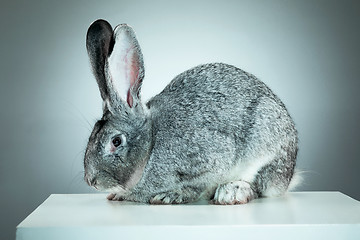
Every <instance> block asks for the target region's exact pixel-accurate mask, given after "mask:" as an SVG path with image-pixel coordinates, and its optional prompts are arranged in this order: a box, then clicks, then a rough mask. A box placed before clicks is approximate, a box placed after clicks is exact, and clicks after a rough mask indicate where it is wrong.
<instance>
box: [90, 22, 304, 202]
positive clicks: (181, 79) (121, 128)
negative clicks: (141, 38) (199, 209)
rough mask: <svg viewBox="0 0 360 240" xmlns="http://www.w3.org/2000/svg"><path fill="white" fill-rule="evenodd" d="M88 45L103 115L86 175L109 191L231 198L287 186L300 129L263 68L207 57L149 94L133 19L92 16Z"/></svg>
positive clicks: (153, 198)
mask: <svg viewBox="0 0 360 240" xmlns="http://www.w3.org/2000/svg"><path fill="white" fill-rule="evenodd" d="M86 48H87V51H88V55H89V58H90V64H91V67H92V71H93V74H94V76H95V78H96V81H97V84H98V87H99V89H100V94H101V97H102V100H103V116H102V118H101V120H99V121H97V122H96V123H95V125H94V128H93V131H92V133H91V135H90V137H89V141H88V145H87V148H86V152H85V156H84V169H85V176H84V178H85V181H86V182H87V184H88V185H89V186H91V187H94V188H96V189H97V190H99V191H104V192H108V193H109V195H108V197H107V199H109V200H113V201H134V202H141V203H149V204H184V203H191V202H196V201H198V200H203V199H206V200H208V201H209V202H210V203H213V204H222V205H227V204H245V203H248V202H249V201H251V200H253V199H256V198H260V197H270V196H280V195H282V194H284V193H285V192H286V191H287V190H288V187H289V184H290V182H291V180H292V177H293V175H294V173H295V165H296V157H297V152H298V133H297V130H296V128H295V125H294V121H293V120H292V118H291V117H290V115H289V113H288V111H287V109H286V107H285V105H284V104H283V103H282V102H281V100H280V99H279V98H278V97H277V96H276V95H275V94H274V93H273V92H272V91H271V90H270V89H269V87H267V86H266V85H265V84H264V83H263V82H262V81H260V80H259V79H257V78H256V77H255V76H254V75H252V74H249V73H247V72H245V71H243V70H241V69H239V68H237V67H235V66H232V65H228V64H225V63H210V64H203V65H199V66H196V67H194V68H192V69H190V70H187V71H185V72H183V73H181V74H179V75H177V76H176V77H175V78H174V79H173V80H172V81H171V82H170V84H169V85H168V86H166V87H165V89H164V90H163V91H162V92H161V93H160V94H158V95H156V96H154V97H152V98H151V99H150V100H149V101H148V102H146V103H145V102H143V101H142V100H141V95H140V91H141V86H142V82H143V79H144V75H145V72H144V61H143V55H142V52H141V49H140V46H139V43H138V41H137V39H136V36H135V32H134V30H133V29H132V28H131V27H130V26H129V25H127V24H120V25H118V26H116V27H115V29H114V30H113V28H112V27H111V25H110V24H109V23H108V22H107V21H105V20H102V19H99V20H97V21H95V22H93V23H92V24H91V25H90V27H89V29H88V32H87V36H86Z"/></svg>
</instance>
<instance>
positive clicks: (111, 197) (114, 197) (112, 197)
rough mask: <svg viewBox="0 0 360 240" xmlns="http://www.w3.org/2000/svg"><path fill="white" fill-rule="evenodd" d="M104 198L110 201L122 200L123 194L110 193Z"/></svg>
mask: <svg viewBox="0 0 360 240" xmlns="http://www.w3.org/2000/svg"><path fill="white" fill-rule="evenodd" d="M106 198H107V199H108V200H110V201H123V200H124V198H123V196H122V195H120V194H118V193H110V194H109V195H108V196H107V197H106Z"/></svg>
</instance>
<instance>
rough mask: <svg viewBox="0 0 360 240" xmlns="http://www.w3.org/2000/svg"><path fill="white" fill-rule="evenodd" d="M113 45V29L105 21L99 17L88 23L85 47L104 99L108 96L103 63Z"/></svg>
mask: <svg viewBox="0 0 360 240" xmlns="http://www.w3.org/2000/svg"><path fill="white" fill-rule="evenodd" d="M113 45H114V40H113V30H112V27H111V25H110V24H109V23H108V22H107V21H105V20H102V19H99V20H97V21H95V22H94V23H92V24H91V25H90V27H89V29H88V31H87V35H86V49H87V51H88V55H89V58H90V63H91V66H92V70H93V73H94V75H95V78H96V81H97V83H98V86H99V89H100V93H101V97H102V99H103V100H104V101H105V100H107V99H108V98H109V92H108V87H107V84H106V79H105V77H106V76H105V64H106V61H107V58H108V56H109V53H110V52H111V49H112V47H113Z"/></svg>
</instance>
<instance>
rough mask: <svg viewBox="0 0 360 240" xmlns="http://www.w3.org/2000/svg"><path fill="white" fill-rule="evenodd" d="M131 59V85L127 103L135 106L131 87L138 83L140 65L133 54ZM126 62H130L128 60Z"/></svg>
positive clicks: (129, 77)
mask: <svg viewBox="0 0 360 240" xmlns="http://www.w3.org/2000/svg"><path fill="white" fill-rule="evenodd" d="M131 55H132V56H131V60H130V64H131V65H130V66H129V69H130V71H129V74H130V76H128V79H129V83H130V86H129V90H128V92H127V99H126V100H127V103H128V104H129V106H130V107H132V106H133V96H132V95H131V93H130V89H131V88H132V87H133V86H134V84H135V83H136V80H137V78H138V76H139V66H138V64H137V59H134V58H136V57H135V56H134V55H133V54H131ZM126 63H128V62H127V61H126Z"/></svg>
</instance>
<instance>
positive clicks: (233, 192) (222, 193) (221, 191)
mask: <svg viewBox="0 0 360 240" xmlns="http://www.w3.org/2000/svg"><path fill="white" fill-rule="evenodd" d="M256 197H257V195H256V193H255V192H254V191H253V190H252V189H251V186H250V184H249V183H248V182H244V181H233V182H229V183H225V184H221V185H220V186H219V187H218V188H217V189H216V192H215V196H214V203H215V204H222V205H224V204H231V205H232V204H244V203H248V202H249V201H251V200H252V199H254V198H256Z"/></svg>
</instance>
